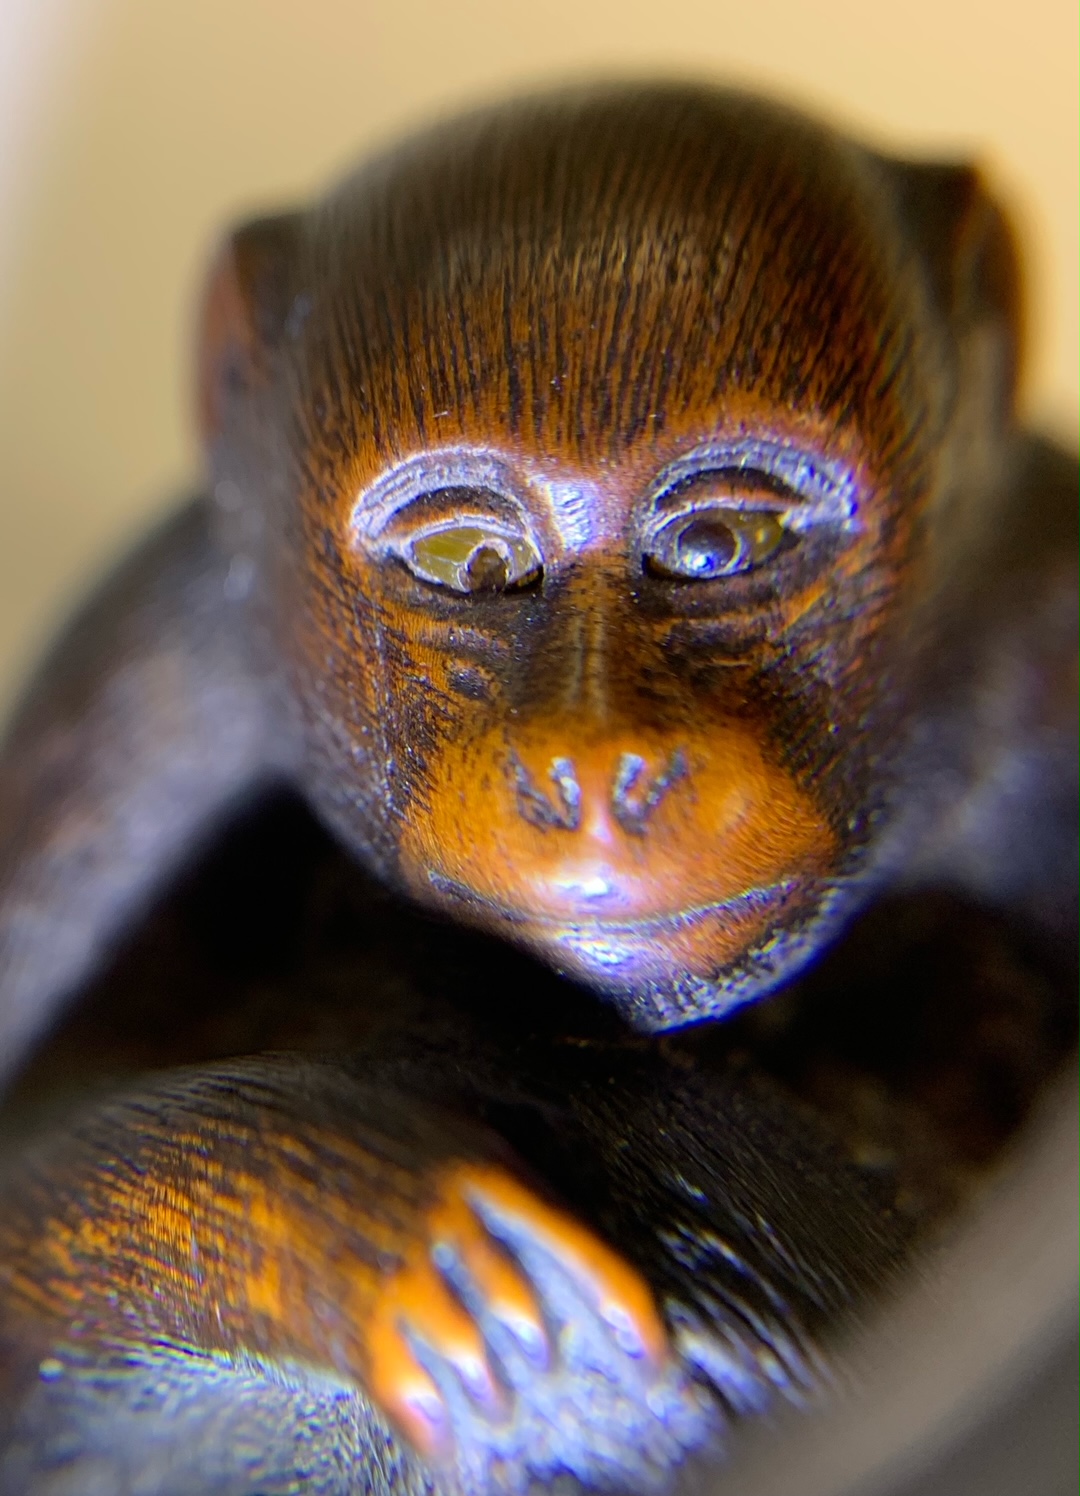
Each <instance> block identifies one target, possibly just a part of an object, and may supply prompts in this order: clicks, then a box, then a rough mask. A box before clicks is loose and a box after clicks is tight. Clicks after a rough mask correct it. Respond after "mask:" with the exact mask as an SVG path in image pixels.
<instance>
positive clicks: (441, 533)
mask: <svg viewBox="0 0 1080 1496" xmlns="http://www.w3.org/2000/svg"><path fill="white" fill-rule="evenodd" d="M395 549H396V550H397V554H398V555H399V556H400V558H401V560H402V561H404V563H405V565H406V566H407V567H408V568H409V570H410V571H411V572H412V574H413V576H415V577H419V579H420V580H421V581H422V582H430V583H432V584H433V585H434V586H436V587H447V588H449V590H450V591H451V592H463V593H476V592H506V591H508V590H509V589H510V588H514V587H525V586H528V585H529V584H531V583H534V582H537V581H539V579H540V577H541V575H542V573H543V562H542V560H541V558H540V553H539V552H538V551H537V549H536V546H535V545H534V544H533V542H532V541H531V540H530V539H529V537H528V536H527V535H523V534H512V533H510V532H509V531H508V530H503V529H495V528H494V527H490V528H489V527H488V526H487V525H483V524H478V523H476V522H470V521H465V522H463V523H456V524H454V523H451V524H443V525H438V526H431V527H429V528H427V529H424V530H418V531H416V532H414V533H413V534H412V535H411V536H409V537H408V539H407V540H405V541H404V543H402V544H400V545H399V546H397V547H396V548H395Z"/></svg>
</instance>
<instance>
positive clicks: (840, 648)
mask: <svg viewBox="0 0 1080 1496" xmlns="http://www.w3.org/2000/svg"><path fill="white" fill-rule="evenodd" d="M875 162H876V158H872V157H871V156H869V154H866V153H859V152H857V151H856V150H854V149H853V148H852V147H850V146H849V145H847V144H845V143H841V142H839V141H838V140H836V139H835V138H834V137H832V136H830V135H828V134H827V133H825V132H822V131H820V130H817V129H814V128H812V127H810V126H808V125H806V124H804V123H802V122H801V121H798V120H796V119H794V118H792V117H791V116H789V115H787V114H784V113H781V112H779V111H775V110H772V109H770V108H769V107H768V106H764V105H761V104H757V103H752V102H750V101H748V100H745V99H742V98H739V97H736V96H730V95H724V94H717V93H713V92H709V91H703V90H697V91H694V90H672V89H667V90H665V89H656V90H649V91H643V92H642V91H639V92H633V91H625V90H622V91H620V90H614V91H612V92H611V93H609V94H604V93H601V94H595V93H594V94H589V95H582V96H580V97H579V96H574V95H571V96H564V97H562V98H556V99H554V100H547V101H540V102H539V103H536V104H533V105H530V106H525V107H522V108H519V109H518V110H516V111H494V112H492V113H489V114H485V115H480V116H477V117H475V118H473V119H471V120H468V121H466V122H464V123H463V124H462V125H459V126H458V127H457V128H456V130H448V131H443V132H440V133H439V134H437V135H434V136H432V137H429V138H426V139H421V140H420V141H418V142H416V143H415V144H413V145H412V146H409V147H406V148H405V149H404V150H403V151H400V152H399V153H397V154H396V155H394V156H392V157H390V158H387V159H385V160H383V161H380V162H377V163H375V165H374V166H372V167H370V168H369V169H367V171H366V172H363V173H361V175H360V176H359V177H357V178H355V179H354V180H353V181H351V182H350V183H347V184H346V186H345V187H344V188H343V189H342V190H341V191H340V192H339V193H338V194H337V195H336V196H335V197H332V198H331V199H329V200H328V202H327V203H326V204H325V205H323V207H321V208H320V209H318V210H316V211H315V212H314V213H312V214H311V215H308V216H305V217H303V218H298V219H295V220H288V221H286V222H287V228H286V230H285V231H281V230H277V231H275V232H276V236H277V239H278V240H282V239H283V240H284V247H283V248H282V245H281V243H278V244H277V245H276V247H275V249H274V252H273V253H271V254H270V255H268V256H267V255H265V254H264V253H263V249H262V248H261V247H260V242H259V239H258V236H257V235H256V236H255V238H254V239H249V240H248V241H245V240H244V239H243V236H241V238H240V239H239V240H238V241H237V244H236V246H235V247H234V250H233V260H232V262H231V263H232V264H233V266H234V269H233V271H232V272H231V275H232V279H231V280H230V279H229V275H226V276H225V277H224V278H222V277H221V276H219V278H218V282H219V289H218V291H217V292H216V293H215V294H216V296H217V303H216V304H217V305H218V308H219V310H218V312H217V313H216V314H215V315H216V319H217V320H216V321H214V319H213V318H212V319H211V336H210V337H209V339H208V347H209V348H210V350H211V351H210V355H209V368H210V373H209V375H208V377H207V380H206V386H207V387H208V388H210V389H211V390H212V391H215V392H216V393H215V395H214V399H213V401H212V402H211V406H212V408H211V409H210V411H209V415H208V417H207V427H208V430H209V432H210V437H211V455H212V460H213V461H214V464H215V471H216V473H217V474H218V475H219V487H220V486H221V485H222V483H224V484H225V486H226V487H227V488H228V491H229V492H230V493H231V494H233V495H234V496H235V495H236V494H240V495H241V496H242V498H241V507H242V508H245V510H246V511H247V512H248V520H249V528H251V529H252V531H253V532H254V533H255V535H256V537H257V538H256V540H255V541H254V542H252V549H253V551H254V552H255V556H256V560H255V563H254V564H255V565H256V566H257V569H258V571H259V574H260V578H261V586H262V594H263V597H264V600H265V601H266V608H265V617H266V619H267V628H268V630H269V631H270V632H271V633H272V634H273V636H274V638H275V644H274V655H275V660H276V661H277V662H279V663H280V664H281V665H282V666H283V667H284V668H283V670H282V675H283V677H284V678H285V680H286V683H287V695H288V698H289V700H290V701H291V703H292V705H293V707H294V712H295V720H296V722H297V724H298V730H299V737H300V740H301V743H302V745H303V746H302V753H303V756H304V763H305V768H304V770H303V773H304V776H305V780H306V784H307V787H308V789H309V792H310V794H311V796H312V798H313V799H314V800H315V801H316V803H317V804H318V805H319V806H320V807H321V808H322V810H323V813H324V814H325V815H326V816H327V818H328V819H329V820H330V821H331V822H332V823H333V824H334V825H335V826H336V827H337V828H338V830H339V831H340V833H341V834H342V835H343V836H344V837H345V839H346V840H347V841H349V842H350V843H351V844H352V845H353V846H354V847H355V848H356V849H357V850H358V851H359V852H360V853H361V854H362V855H365V856H366V857H367V858H368V859H369V860H370V861H372V862H374V863H375V864H376V865H377V866H378V867H379V869H380V870H381V871H382V872H383V873H384V874H386V875H388V876H391V877H396V878H397V879H398V880H399V881H401V882H403V883H404V884H405V885H406V886H407V887H408V888H409V889H410V890H411V892H412V893H413V894H414V895H415V896H416V897H418V898H419V899H421V900H423V901H424V902H426V903H428V904H430V905H434V906H436V907H437V908H440V909H443V910H445V911H447V912H448V913H449V914H451V915H452V916H453V917H455V918H463V919H465V920H469V921H472V922H475V923H477V924H479V925H481V926H483V927H485V928H487V929H489V930H492V931H494V932H497V933H499V934H501V935H503V936H506V937H508V938H510V939H512V940H515V941H518V942H520V943H523V944H525V945H527V946H528V947H530V948H531V949H533V950H534V951H536V952H537V953H539V954H540V955H541V956H542V957H543V958H544V959H546V960H548V961H550V962H551V963H553V964H554V965H555V966H556V967H557V968H559V969H561V970H563V971H565V972H567V973H569V974H571V975H573V976H575V977H577V978H578V979H581V980H584V981H585V982H587V983H590V984H592V985H594V986H596V987H597V988H599V989H601V990H602V991H604V992H605V993H607V994H609V995H610V996H611V997H612V998H613V999H614V1000H615V1001H617V1002H618V1004H619V1005H620V1007H621V1008H622V1009H623V1011H624V1012H626V1014H627V1015H628V1016H629V1017H630V1018H631V1020H632V1021H633V1022H635V1023H636V1024H638V1025H639V1026H641V1027H645V1028H662V1027H667V1026H670V1025H672V1024H675V1023H679V1022H685V1021H689V1020H691V1019H694V1018H698V1017H703V1016H707V1015H710V1014H715V1013H719V1012H723V1011H725V1010H726V1009H727V1008H729V1007H731V1006H732V1005H734V1004H735V1003H738V1002H740V1001H744V1000H746V999H747V998H749V997H752V996H754V995H757V994H758V993H760V992H762V991H764V990H766V989H767V988H768V987H769V986H770V985H773V984H775V982H777V981H778V980H779V979H780V978H781V977H782V976H784V975H785V974H786V973H787V971H788V970H790V968H791V966H792V965H793V964H794V963H795V962H797V961H798V960H799V959H801V958H803V957H804V956H805V955H806V954H807V953H809V951H811V950H812V949H813V948H815V946H816V945H817V944H819V936H820V932H821V927H822V925H823V924H827V923H828V922H829V921H833V920H835V919H837V918H839V917H841V916H842V915H843V913H844V912H845V910H846V908H847V907H849V906H850V905H851V904H852V902H853V901H854V900H856V899H857V897H858V889H859V887H860V880H862V882H863V884H865V881H866V879H865V870H866V864H867V849H868V847H869V846H870V845H871V842H872V840H873V837H872V835H871V832H872V830H873V829H874V828H880V826H881V824H882V823H883V822H887V820H888V810H889V796H890V785H891V779H890V775H891V773H892V766H893V763H894V759H895V753H894V751H893V750H894V748H895V746H896V744H897V743H898V742H899V741H900V740H901V738H902V734H903V728H904V722H905V720H906V713H907V711H908V702H907V698H906V695H905V692H906V685H905V662H906V660H907V658H908V657H909V655H910V634H911V628H912V618H913V617H914V613H915V610H916V606H917V601H918V592H919V588H918V585H917V577H918V574H919V558H920V556H921V555H923V554H924V553H925V549H926V544H927V528H928V527H927V524H926V522H925V521H926V515H927V512H928V507H929V505H930V500H931V499H933V498H934V496H935V492H936V490H937V489H940V487H941V484H942V481H943V480H942V473H943V472H944V471H947V469H948V463H947V462H946V461H945V460H944V459H943V457H942V454H943V452H946V451H947V440H946V437H947V432H948V422H949V412H950V410H951V409H952V408H953V407H954V406H955V403H956V402H955V399H954V387H953V385H954V375H955V367H954V365H955V362H956V361H955V358H954V357H953V354H954V353H955V350H954V349H952V347H951V344H950V342H949V337H948V335H947V333H948V329H947V327H945V324H944V323H941V322H940V320H939V322H935V320H934V317H933V315H932V310H933V308H932V304H931V303H932V297H933V285H934V284H935V281H934V276H933V275H932V274H931V272H930V270H929V269H928V268H927V267H926V266H922V267H920V264H919V262H918V259H917V256H916V255H915V253H914V249H913V246H912V244H911V243H909V242H906V241H905V238H904V233H903V229H902V226H901V224H900V221H899V219H898V216H897V207H896V202H895V194H893V195H890V194H891V188H890V185H889V177H888V173H887V171H886V170H885V164H884V163H880V162H877V164H876V165H875ZM969 185H970V183H969ZM260 255H261V256H262V259H260ZM237 265H239V266H240V269H239V271H237V270H236V269H235V266H237ZM253 265H254V266H255V269H254V270H253V269H252V266H253ZM266 265H269V267H270V268H269V270H267V269H266ZM260 266H262V268H259V267H260ZM222 285H224V287H225V289H224V290H222V289H221V286H222ZM237 286H239V287H240V290H239V292H237V291H236V287H237ZM229 287H232V288H233V289H232V290H230V289H229ZM252 287H255V288H256V289H255V290H254V291H253V290H252ZM230 295H232V296H237V295H239V299H240V300H241V301H244V300H245V298H246V302H247V304H248V305H249V307H250V306H252V305H253V306H254V308H255V310H254V313H252V312H250V311H249V313H248V315H247V317H246V320H245V319H244V318H240V319H239V320H240V321H241V322H242V324H243V327H244V328H245V329H246V331H245V333H244V334H243V336H241V337H238V336H237V335H236V334H235V333H230V334H228V335H227V336H224V337H223V336H222V334H221V332H220V327H221V326H225V327H226V329H228V328H230V327H232V326H233V325H234V324H235V323H236V321H237V318H236V317H234V316H232V314H231V313H230V312H229V309H228V301H229V296H230ZM212 300H213V298H212ZM222 307H224V311H222V310H221V308H222ZM260 318H261V319H262V323H261V326H262V329H263V330H260ZM267 326H269V327H270V328H272V329H274V331H272V332H271V333H270V334H269V335H268V334H267V332H266V330H265V329H266V327H267ZM943 327H945V330H944V331H943ZM230 338H231V342H230ZM223 348H224V349H226V350H229V349H231V352H227V353H225V354H223V353H222V351H221V350H222V349H223ZM204 357H206V355H204ZM229 358H231V359H232V365H231V366H229ZM950 360H951V361H950ZM227 366H229V367H232V369H233V371H234V374H235V371H236V369H237V368H239V369H240V371H241V373H240V377H239V379H234V384H236V385H237V387H238V388H239V394H236V395H230V394H229V393H228V391H227V386H228V378H227V377H226V376H225V375H224V374H223V373H222V370H223V369H226V368H227ZM223 389H224V390H225V391H226V393H224V394H223V393H221V392H222V390H223ZM252 513H254V515H255V517H254V519H252Z"/></svg>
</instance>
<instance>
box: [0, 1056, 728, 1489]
mask: <svg viewBox="0 0 1080 1496" xmlns="http://www.w3.org/2000/svg"><path fill="white" fill-rule="evenodd" d="M3 1194H4V1198H5V1210H4V1212H3V1223H2V1224H0V1237H2V1250H0V1258H2V1261H3V1268H2V1271H0V1339H2V1340H3V1341H4V1342H6V1343H7V1346H8V1347H9V1349H10V1348H11V1347H15V1348H16V1354H14V1355H10V1354H9V1355H8V1356H7V1357H6V1359H5V1368H6V1373H7V1377H8V1385H7V1386H6V1387H5V1388H4V1389H3V1390H4V1391H5V1393H6V1397H5V1400H4V1406H5V1408H6V1410H7V1418H8V1428H7V1430H6V1442H5V1443H4V1446H3V1454H2V1455H0V1489H3V1490H8V1489H11V1490H15V1489H18V1490H21V1491H36V1490H38V1489H41V1488H44V1486H45V1482H46V1474H47V1467H48V1465H49V1462H50V1460H51V1458H53V1456H52V1453H51V1452H52V1451H53V1450H54V1449H55V1448H57V1447H59V1446H61V1445H62V1446H63V1447H64V1448H65V1450H66V1458H67V1460H68V1462H69V1468H71V1469H77V1470H80V1471H81V1472H82V1474H83V1477H84V1478H85V1479H89V1478H90V1477H91V1476H93V1474H94V1470H95V1464H96V1463H97V1462H98V1461H99V1460H104V1461H107V1462H108V1467H109V1469H110V1471H111V1477H110V1478H115V1477H116V1475H117V1472H118V1471H119V1470H120V1467H121V1466H124V1462H125V1461H127V1462H132V1463H133V1465H134V1466H138V1467H139V1473H140V1477H141V1479H140V1482H139V1486H140V1489H144V1488H147V1487H146V1485H145V1477H146V1473H147V1470H148V1469H154V1470H166V1471H169V1473H170V1478H169V1479H165V1478H162V1479H161V1480H160V1481H159V1482H158V1483H155V1484H153V1487H152V1488H153V1489H154V1490H155V1491H160V1492H167V1491H171V1490H174V1489H175V1490H178V1491H179V1490H184V1491H187V1490H190V1489H192V1488H193V1484H192V1482H193V1480H195V1483H196V1484H197V1485H198V1488H199V1489H210V1490H214V1491H217V1490H219V1489H221V1490H233V1489H242V1490H244V1491H247V1490H249V1489H250V1488H251V1487H250V1481H251V1480H252V1479H255V1480H257V1481H259V1482H263V1481H266V1482H269V1483H270V1484H269V1485H266V1486H264V1485H263V1484H259V1487H258V1488H259V1489H278V1488H279V1485H278V1484H277V1482H282V1481H284V1480H285V1477H286V1475H287V1474H292V1475H294V1476H295V1474H296V1473H298V1471H299V1470H303V1469H306V1470H307V1471H308V1473H309V1474H310V1473H311V1472H312V1471H313V1470H314V1471H316V1472H318V1471H322V1475H323V1476H324V1477H325V1480H323V1479H322V1478H320V1479H319V1480H316V1481H315V1483H314V1484H313V1485H312V1486H311V1487H305V1488H306V1489H315V1490H318V1491H338V1490H343V1491H344V1490H354V1489H361V1488H363V1483H362V1482H361V1481H360V1480H359V1477H358V1472H360V1471H365V1470H366V1471H367V1475H368V1479H369V1481H370V1483H371V1484H373V1485H374V1487H375V1489H376V1490H378V1491H386V1490H389V1489H394V1488H396V1487H397V1486H399V1485H404V1486H405V1487H406V1488H410V1489H411V1488H415V1489H421V1488H423V1486H424V1484H425V1479H427V1480H430V1479H432V1478H433V1479H434V1482H435V1486H436V1489H460V1488H464V1489H467V1490H469V1491H470V1492H473V1493H483V1492H495V1491H501V1490H507V1491H516V1490H518V1489H520V1488H522V1487H523V1486H524V1485H525V1484H526V1483H527V1482H528V1481H529V1480H530V1479H532V1480H545V1479H550V1478H552V1477H554V1476H555V1475H557V1474H560V1473H568V1474H570V1475H572V1476H575V1477H576V1478H577V1479H578V1480H580V1481H581V1482H583V1483H584V1484H586V1485H610V1484H611V1483H612V1482H613V1481H614V1482H616V1483H617V1484H618V1485H619V1486H620V1487H621V1488H626V1489H642V1488H646V1489H647V1488H649V1487H650V1486H651V1485H652V1484H654V1483H655V1480H656V1478H657V1477H658V1475H659V1474H660V1473H662V1472H663V1471H664V1470H665V1469H668V1468H670V1467H671V1466H672V1465H673V1464H676V1463H678V1462H679V1461H680V1460H681V1459H682V1457H683V1456H684V1454H685V1453H686V1451H687V1449H688V1448H693V1447H695V1446H700V1445H703V1444H705V1443H707V1442H708V1441H709V1439H710V1437H711V1436H712V1434H714V1433H715V1432H716V1431H717V1429H718V1427H719V1414H718V1411H717V1410H716V1409H715V1408H714V1407H713V1406H712V1404H711V1403H710V1401H709V1399H708V1398H707V1396H706V1394H705V1393H704V1391H703V1390H702V1389H701V1388H700V1387H698V1386H696V1385H695V1384H694V1383H693V1382H691V1380H690V1379H689V1378H688V1376H687V1375H686V1373H685V1372H684V1371H683V1370H682V1369H681V1368H680V1367H679V1365H678V1363H677V1361H676V1359H675V1357H674V1355H673V1353H672V1351H671V1349H670V1345H669V1341H668V1337H667V1334H666V1332H665V1329H664V1327H663V1324H662V1322H661V1320H660V1317H659V1315H658V1312H657V1310H656V1308H655V1307H654V1304H653V1300H652V1296H651V1294H650V1292H649V1290H648V1288H647V1287H646V1285H645V1283H644V1281H643V1280H642V1279H641V1278H639V1277H638V1275H637V1273H635V1272H634V1271H633V1270H632V1269H630V1268H629V1267H627V1266H626V1265H625V1264H624V1263H623V1262H622V1261H621V1260H620V1259H619V1258H618V1257H616V1256H615V1255H614V1254H613V1253H612V1252H611V1251H610V1250H609V1249H608V1248H607V1247H605V1246H604V1245H603V1243H602V1242H601V1241H600V1240H599V1239H598V1238H597V1237H595V1236H594V1235H593V1234H592V1232H591V1231H589V1230H588V1229H586V1228H585V1227H583V1226H581V1225H579V1224H578V1223H577V1222H576V1221H575V1220H573V1219H572V1218H571V1217H569V1216H567V1215H566V1214H564V1212H563V1211H561V1210H560V1209H558V1208H557V1207H556V1206H554V1205H552V1204H550V1203H548V1202H547V1201H546V1200H544V1199H543V1198H541V1197H540V1196H539V1195H538V1194H537V1193H536V1192H535V1191H534V1190H533V1189H532V1188H530V1187H529V1186H528V1185H526V1184H525V1183H523V1181H522V1178H521V1175H520V1172H519V1171H518V1169H517V1168H516V1167H515V1166H514V1165H513V1163H512V1162H511V1159H510V1156H509V1154H508V1151H507V1150H506V1148H505V1147H504V1146H503V1145H502V1144H501V1143H500V1141H499V1139H498V1138H497V1137H495V1136H494V1135H493V1134H490V1133H489V1132H487V1130H485V1129H480V1128H476V1127H473V1126H472V1125H467V1124H465V1123H463V1122H460V1121H458V1120H457V1119H456V1118H455V1115H454V1114H453V1113H442V1112H437V1111H434V1110H433V1109H432V1108H430V1107H424V1106H423V1105H421V1104H420V1103H419V1102H418V1101H417V1099H416V1097H415V1095H410V1094H408V1093H402V1092H400V1091H395V1090H394V1089H388V1088H387V1087H386V1086H385V1085H380V1084H377V1083H376V1084H371V1083H365V1082H364V1081H363V1080H362V1079H357V1078H356V1077H355V1076H354V1075H352V1074H350V1073H349V1071H348V1070H347V1069H345V1068H343V1067H341V1066H339V1065H336V1064H334V1063H328V1062H318V1061H311V1060H304V1059H301V1058H299V1057H297V1056H293V1055H287V1056H280V1057H276V1058H274V1057H268V1058H264V1059H256V1060H248V1061H241V1062H236V1063H233V1064H230V1065H221V1066H217V1067H212V1068H210V1069H208V1070H204V1071H201V1072H198V1071H186V1072H185V1071H180V1072H174V1073H172V1074H171V1075H168V1076H165V1077H163V1078H160V1079H158V1080H157V1081H155V1082H153V1083H152V1084H151V1085H150V1086H149V1087H148V1088H147V1089H145V1090H144V1091H143V1092H142V1093H136V1094H134V1095H130V1096H128V1097H126V1098H122V1099H120V1100H117V1101H113V1102H109V1103H106V1104H105V1105H103V1106H99V1107H98V1108H96V1109H95V1110H94V1111H92V1112H90V1113H88V1114H87V1115H85V1116H84V1117H83V1118H82V1120H81V1122H77V1123H76V1124H75V1125H74V1126H73V1127H72V1128H71V1129H70V1130H68V1131H66V1132H65V1133H64V1134H62V1135H61V1136H59V1137H58V1138H56V1139H53V1140H52V1141H51V1142H46V1143H44V1144H42V1145H39V1146H38V1147H36V1148H33V1149H31V1150H30V1151H29V1152H28V1153H27V1154H26V1155H25V1156H24V1157H23V1159H22V1160H21V1161H20V1163H19V1164H18V1165H17V1166H15V1168H14V1170H11V1169H9V1171H8V1177H7V1179H6V1182H5V1187H4V1190H3ZM268 1420H269V1422H268ZM223 1436H226V1437H223ZM253 1440H257V1444H256V1451H255V1454H254V1456H251V1457H250V1459H249V1464H248V1468H247V1469H245V1468H244V1461H245V1459H248V1458H249V1456H250V1450H251V1443H252V1441H253ZM238 1449H239V1451H240V1453H239V1455H237V1450H238ZM234 1458H235V1459H236V1460H237V1466H238V1468H236V1469H233V1471H232V1473H231V1474H230V1471H229V1462H230V1460H232V1459H234ZM80 1460H81V1461H82V1462H83V1463H82V1465H81V1466H80V1465H79V1464H78V1463H77V1462H78V1461H80ZM267 1460H269V1461H270V1463H269V1465H268V1464H267V1463H266V1462H267ZM275 1461H278V1462H280V1463H279V1464H278V1465H277V1468H276V1469H275V1466H274V1462H275ZM253 1465H257V1466H258V1469H257V1473H256V1472H255V1471H254V1470H253V1468H252V1466H253ZM126 1468H127V1467H125V1469H126ZM335 1469H336V1470H337V1471H338V1478H337V1480H335V1479H334V1476H333V1472H334V1470H335ZM425 1471H427V1472H428V1476H427V1477H425V1475H424V1472H425ZM128 1473H130V1471H128ZM432 1473H433V1474H432ZM196 1477H197V1480H196ZM245 1479H246V1481H247V1482H248V1483H246V1484H245V1483H244V1481H245ZM5 1481H6V1484H5ZM230 1482H231V1483H230ZM39 1483H40V1484H39ZM118 1484H123V1482H118ZM116 1488H117V1486H115V1485H114V1486H113V1487H112V1489H116ZM429 1488H430V1486H429ZM80 1489H82V1487H80Z"/></svg>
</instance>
